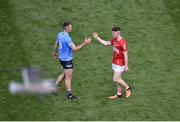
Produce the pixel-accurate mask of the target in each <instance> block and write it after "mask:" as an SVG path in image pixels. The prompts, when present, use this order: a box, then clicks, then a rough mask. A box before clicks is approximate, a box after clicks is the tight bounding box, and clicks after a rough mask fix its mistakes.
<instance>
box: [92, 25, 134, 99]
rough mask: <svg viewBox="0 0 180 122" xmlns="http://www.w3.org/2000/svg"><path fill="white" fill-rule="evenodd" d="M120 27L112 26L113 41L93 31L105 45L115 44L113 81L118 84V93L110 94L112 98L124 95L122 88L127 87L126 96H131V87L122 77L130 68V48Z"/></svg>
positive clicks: (94, 35)
mask: <svg viewBox="0 0 180 122" xmlns="http://www.w3.org/2000/svg"><path fill="white" fill-rule="evenodd" d="M120 31H121V29H120V27H113V28H112V36H113V39H112V40H111V41H105V40H103V39H101V38H100V37H99V36H98V34H97V33H96V32H93V34H92V35H93V37H94V38H95V39H97V40H98V41H99V42H100V43H101V44H103V45H104V46H113V52H114V57H113V62H112V69H113V70H114V75H113V81H114V82H115V84H116V86H117V93H116V94H115V95H114V96H110V97H109V98H110V99H117V98H120V97H121V96H122V88H121V87H123V88H125V89H126V96H125V97H126V98H129V97H130V96H131V88H130V87H129V85H128V84H127V83H126V82H125V81H124V80H123V79H122V74H123V73H124V72H126V71H128V70H129V68H128V48H127V45H126V41H125V40H124V38H123V37H122V36H121V34H120Z"/></svg>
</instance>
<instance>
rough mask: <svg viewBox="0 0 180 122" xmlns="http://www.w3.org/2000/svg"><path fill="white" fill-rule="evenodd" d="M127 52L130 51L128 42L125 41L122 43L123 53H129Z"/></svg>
mask: <svg viewBox="0 0 180 122" xmlns="http://www.w3.org/2000/svg"><path fill="white" fill-rule="evenodd" d="M127 50H128V48H127V44H126V41H125V40H123V41H122V51H123V52H125V51H127Z"/></svg>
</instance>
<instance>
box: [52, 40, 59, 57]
mask: <svg viewBox="0 0 180 122" xmlns="http://www.w3.org/2000/svg"><path fill="white" fill-rule="evenodd" d="M58 47H59V43H58V42H57V41H55V43H54V52H53V58H54V60H57V57H58Z"/></svg>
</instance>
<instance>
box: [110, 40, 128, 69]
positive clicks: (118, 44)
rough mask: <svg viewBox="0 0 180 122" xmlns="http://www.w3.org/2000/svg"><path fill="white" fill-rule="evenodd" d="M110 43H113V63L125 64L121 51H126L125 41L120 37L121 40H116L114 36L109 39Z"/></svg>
mask: <svg viewBox="0 0 180 122" xmlns="http://www.w3.org/2000/svg"><path fill="white" fill-rule="evenodd" d="M111 44H112V45H113V52H114V57H113V64H116V65H120V66H123V65H125V61H124V55H123V52H124V51H127V45H126V41H125V40H124V39H123V38H122V39H121V40H117V38H114V39H112V40H111Z"/></svg>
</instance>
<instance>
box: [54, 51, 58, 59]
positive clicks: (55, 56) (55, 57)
mask: <svg viewBox="0 0 180 122" xmlns="http://www.w3.org/2000/svg"><path fill="white" fill-rule="evenodd" d="M53 58H54V60H57V58H58V54H57V53H56V52H53Z"/></svg>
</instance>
